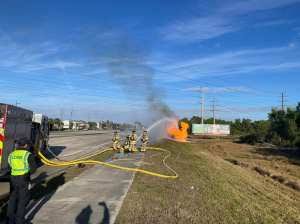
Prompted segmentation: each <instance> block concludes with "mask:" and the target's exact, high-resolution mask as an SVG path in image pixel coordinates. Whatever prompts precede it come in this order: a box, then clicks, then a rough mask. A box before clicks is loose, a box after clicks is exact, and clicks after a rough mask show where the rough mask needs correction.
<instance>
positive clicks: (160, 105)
mask: <svg viewBox="0 0 300 224" xmlns="http://www.w3.org/2000/svg"><path fill="white" fill-rule="evenodd" d="M105 64H106V66H107V68H108V72H109V75H110V76H111V78H112V79H113V81H115V82H116V83H117V84H118V85H120V86H121V87H122V89H123V91H124V93H125V94H126V95H127V96H128V97H129V99H130V100H136V99H137V97H142V98H144V100H145V102H146V103H147V105H148V106H149V110H150V112H151V113H154V114H152V115H154V116H155V117H156V118H161V117H170V116H173V115H174V113H173V111H172V110H171V109H170V108H169V107H168V105H167V104H166V103H165V102H164V101H163V95H164V92H163V90H162V89H161V88H159V89H158V88H157V87H156V86H155V84H154V80H153V79H154V70H153V68H152V67H151V66H150V65H149V63H147V54H146V52H145V50H141V48H139V47H138V46H137V45H136V44H134V43H133V42H132V41H129V40H128V38H122V39H121V38H119V39H118V40H117V41H115V42H114V43H113V44H112V46H111V47H109V50H108V51H107V54H106V55H105Z"/></svg>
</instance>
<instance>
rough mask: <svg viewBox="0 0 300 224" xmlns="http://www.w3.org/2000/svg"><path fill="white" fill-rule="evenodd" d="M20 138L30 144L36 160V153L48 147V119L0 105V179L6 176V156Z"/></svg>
mask: <svg viewBox="0 0 300 224" xmlns="http://www.w3.org/2000/svg"><path fill="white" fill-rule="evenodd" d="M21 138H27V139H28V140H30V141H31V142H32V147H31V149H30V150H31V152H32V153H33V154H34V155H36V157H37V158H38V155H37V152H38V151H39V150H45V149H46V148H47V147H48V140H49V125H48V118H47V117H46V116H44V115H41V114H34V113H33V112H32V111H30V110H26V109H23V108H20V107H16V106H13V105H9V104H3V103H0V178H3V177H7V176H8V171H9V165H8V155H9V154H10V153H11V152H12V151H13V149H14V147H15V143H16V141H17V140H19V139H21Z"/></svg>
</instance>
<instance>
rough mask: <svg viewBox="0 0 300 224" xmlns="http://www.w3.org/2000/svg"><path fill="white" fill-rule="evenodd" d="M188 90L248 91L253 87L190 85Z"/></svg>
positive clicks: (209, 91) (203, 91) (204, 91)
mask: <svg viewBox="0 0 300 224" xmlns="http://www.w3.org/2000/svg"><path fill="white" fill-rule="evenodd" d="M185 90H186V91H192V92H199V93H248V92H252V90H251V89H249V88H247V87H244V86H226V87H190V88H187V89H185Z"/></svg>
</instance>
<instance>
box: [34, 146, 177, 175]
mask: <svg viewBox="0 0 300 224" xmlns="http://www.w3.org/2000/svg"><path fill="white" fill-rule="evenodd" d="M148 149H150V150H156V151H161V152H167V155H166V156H165V157H164V159H163V160H162V161H163V164H164V166H165V167H166V168H167V169H168V170H170V171H171V172H172V173H173V175H165V174H160V173H156V172H152V171H149V170H144V169H140V168H130V167H125V166H119V165H115V164H111V163H108V162H102V161H97V160H90V159H88V158H91V157H93V156H96V155H100V154H102V153H104V152H108V151H113V149H106V150H103V151H101V152H97V153H95V154H93V155H88V156H84V157H82V158H80V159H76V160H71V161H60V162H53V161H51V160H49V159H47V158H46V157H45V156H44V155H43V154H42V153H41V152H40V151H39V153H38V154H39V156H40V157H41V161H42V162H43V163H44V164H45V165H47V166H52V167H59V166H73V165H77V164H89V165H93V164H94V165H101V166H106V167H110V168H114V169H119V170H124V171H129V172H137V173H143V174H147V175H151V176H155V177H159V178H166V179H176V178H178V174H177V172H176V171H175V170H174V169H172V168H171V167H170V166H168V164H167V163H166V160H167V159H168V158H169V157H170V156H171V152H170V151H168V150H166V149H162V148H155V147H148Z"/></svg>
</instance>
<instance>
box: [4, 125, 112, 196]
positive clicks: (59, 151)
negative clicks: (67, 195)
mask: <svg viewBox="0 0 300 224" xmlns="http://www.w3.org/2000/svg"><path fill="white" fill-rule="evenodd" d="M112 135H113V131H112V130H110V131H80V132H66V133H64V132H59V133H54V134H51V135H50V136H51V137H50V141H49V144H50V150H51V151H52V152H53V153H54V154H55V155H57V156H58V157H59V158H62V159H65V160H71V159H75V158H79V157H81V156H82V155H84V154H87V153H90V152H93V151H96V150H99V149H100V148H103V149H106V148H107V147H109V146H110V145H111V144H112V143H111V139H112ZM64 169H65V168H61V167H58V168H53V167H47V166H41V167H39V168H38V169H37V171H36V172H35V174H34V175H32V180H33V182H34V183H37V182H39V181H41V179H42V178H46V177H50V176H52V175H55V174H57V173H59V172H61V171H62V170H64ZM41 174H43V175H41ZM36 177H39V178H37V179H36ZM8 194H9V184H8V183H6V182H4V183H0V199H2V198H6V197H7V195H8Z"/></svg>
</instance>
